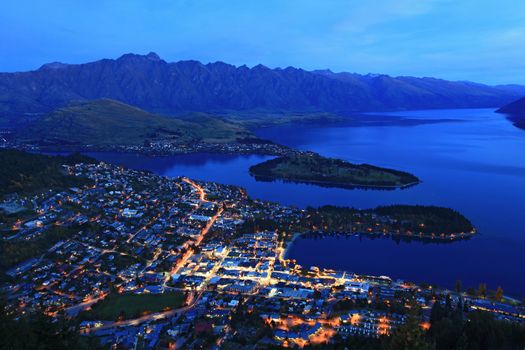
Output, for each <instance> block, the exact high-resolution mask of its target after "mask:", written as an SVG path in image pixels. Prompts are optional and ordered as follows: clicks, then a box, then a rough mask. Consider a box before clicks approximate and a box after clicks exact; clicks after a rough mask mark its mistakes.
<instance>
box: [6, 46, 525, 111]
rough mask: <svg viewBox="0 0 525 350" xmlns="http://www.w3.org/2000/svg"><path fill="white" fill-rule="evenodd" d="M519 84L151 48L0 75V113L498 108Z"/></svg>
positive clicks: (516, 94)
mask: <svg viewBox="0 0 525 350" xmlns="http://www.w3.org/2000/svg"><path fill="white" fill-rule="evenodd" d="M523 89H524V87H523V86H519V85H517V86H514V85H505V86H487V85H482V84H476V83H471V82H451V81H446V80H440V79H435V78H414V77H397V78H394V77H390V76H388V75H372V74H369V75H359V74H354V73H333V72H331V71H329V70H324V71H305V70H303V69H299V68H293V67H288V68H284V69H281V68H276V69H270V68H268V67H265V66H263V65H257V66H255V67H252V68H249V67H247V66H239V67H236V66H233V65H230V64H226V63H223V62H215V63H209V64H202V63H200V62H198V61H179V62H174V63H168V62H166V61H164V60H162V59H161V58H160V57H159V56H158V55H156V54H155V53H149V54H147V55H136V54H125V55H123V56H121V57H119V58H118V59H102V60H99V61H95V62H90V63H85V64H64V63H60V62H53V63H48V64H44V65H43V66H42V67H41V68H40V69H38V70H35V71H30V72H18V73H0V116H8V117H12V116H14V115H24V114H30V113H48V112H51V111H53V110H54V109H56V108H59V107H63V106H66V105H67V104H68V103H69V102H70V101H72V100H92V99H99V98H110V99H114V100H119V101H122V102H124V103H127V104H130V105H133V106H136V107H139V108H142V109H145V110H147V111H150V112H161V113H165V114H179V113H182V112H185V111H204V112H209V111H219V110H254V109H261V110H273V111H275V110H279V111H327V112H337V113H346V112H355V111H380V110H402V109H423V108H474V107H493V106H501V105H504V104H506V103H508V102H510V101H512V100H515V99H516V98H518V97H520V96H521V92H522V91H523Z"/></svg>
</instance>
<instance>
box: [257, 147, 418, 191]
mask: <svg viewBox="0 0 525 350" xmlns="http://www.w3.org/2000/svg"><path fill="white" fill-rule="evenodd" d="M250 173H251V174H252V175H253V176H255V177H256V178H259V179H261V180H264V179H282V180H288V181H297V182H306V183H313V184H318V185H326V186H335V187H404V186H408V185H412V184H415V183H418V182H419V179H418V178H417V177H415V176H414V175H412V174H409V173H406V172H402V171H397V170H393V169H385V168H379V167H376V166H372V165H368V164H352V163H349V162H346V161H344V160H340V159H333V158H325V157H322V156H320V155H318V154H315V153H299V154H295V155H293V156H285V157H279V158H275V159H271V160H268V161H266V162H263V163H260V164H257V165H254V166H252V167H251V168H250Z"/></svg>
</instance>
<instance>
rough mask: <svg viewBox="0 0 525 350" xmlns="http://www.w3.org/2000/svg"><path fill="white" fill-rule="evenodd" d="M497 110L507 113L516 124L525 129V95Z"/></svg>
mask: <svg viewBox="0 0 525 350" xmlns="http://www.w3.org/2000/svg"><path fill="white" fill-rule="evenodd" d="M496 112H498V113H503V114H507V115H508V116H509V117H508V118H509V120H511V121H512V122H513V123H514V125H516V126H517V127H518V128H521V129H525V97H524V98H521V99H519V100H517V101H514V102H512V103H509V104H508V105H505V106H503V107H501V108H500V109H498V110H497V111H496Z"/></svg>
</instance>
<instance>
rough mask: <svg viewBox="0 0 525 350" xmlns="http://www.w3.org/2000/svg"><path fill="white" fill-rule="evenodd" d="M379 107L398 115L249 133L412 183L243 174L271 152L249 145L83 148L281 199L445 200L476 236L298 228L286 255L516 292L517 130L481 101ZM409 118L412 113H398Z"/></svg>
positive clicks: (524, 149)
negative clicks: (409, 177)
mask: <svg viewBox="0 0 525 350" xmlns="http://www.w3.org/2000/svg"><path fill="white" fill-rule="evenodd" d="M376 115H378V114H376ZM380 115H381V116H383V117H388V118H392V120H396V119H397V118H400V119H399V122H398V123H397V122H388V123H357V124H356V123H350V124H337V125H335V124H332V125H290V126H280V127H272V128H264V129H260V130H257V131H256V133H257V134H258V136H260V137H262V138H265V139H270V140H273V141H275V142H278V143H281V144H284V145H287V146H291V147H295V148H299V149H303V150H311V151H315V152H318V153H320V154H322V155H325V156H330V157H337V158H342V159H346V160H349V161H351V162H356V163H370V164H373V165H378V166H383V167H391V168H394V169H399V170H404V171H408V172H411V173H413V174H415V175H416V176H418V177H419V178H420V179H421V180H422V181H423V182H422V183H421V184H419V185H417V186H414V187H411V188H408V189H404V190H390V191H385V190H363V189H354V190H347V189H337V188H324V187H317V186H313V185H306V184H294V183H283V182H257V181H255V180H254V178H252V177H251V176H250V175H249V174H248V168H249V166H251V165H253V164H257V163H259V162H261V161H264V160H266V159H270V158H271V157H265V156H255V155H253V156H234V155H217V154H215V155H211V154H194V155H183V156H172V157H148V156H141V155H129V154H115V153H96V154H91V155H93V156H95V157H96V158H99V159H102V160H106V161H111V162H115V163H119V164H123V165H126V166H129V167H133V168H143V169H149V170H151V171H154V172H156V173H158V174H161V175H166V176H178V175H184V176H188V177H192V178H196V179H202V180H209V181H217V182H221V183H225V184H235V185H239V186H242V187H244V188H246V189H247V190H248V193H249V194H250V195H251V196H252V197H256V198H261V199H266V200H271V201H276V202H279V203H282V204H285V205H295V206H299V207H305V206H308V205H310V206H319V205H323V204H334V205H345V206H353V207H357V208H369V207H374V206H377V205H388V204H426V205H431V204H432V205H441V206H447V207H451V208H454V209H456V210H458V211H460V212H461V213H463V214H465V215H466V216H467V217H468V218H469V219H471V220H472V222H473V223H474V225H475V226H476V227H477V229H478V231H479V235H478V236H476V237H474V238H473V239H471V240H468V241H463V242H456V243H453V244H424V243H421V242H410V243H407V242H396V241H394V240H392V239H388V238H387V239H385V238H379V239H368V238H359V237H348V238H342V237H340V238H337V237H328V238H324V239H321V240H319V239H313V238H299V239H297V240H296V241H295V242H294V243H293V245H292V246H291V248H290V249H289V252H288V256H289V257H291V258H294V259H297V261H298V263H300V264H302V265H304V266H310V265H315V266H319V267H330V268H337V269H345V270H349V271H353V272H357V273H369V274H378V275H388V276H391V277H393V278H403V279H407V280H412V281H416V282H430V283H435V284H438V285H440V286H447V287H452V286H453V285H454V283H455V281H456V280H457V279H460V280H461V281H462V283H463V286H464V287H467V286H474V287H476V286H477V285H478V284H479V283H481V282H484V283H487V284H488V287H489V288H490V289H496V288H497V287H498V286H499V285H501V286H502V287H503V288H504V290H505V292H506V293H507V294H509V295H515V296H520V297H523V296H525V280H524V279H523V276H524V274H523V272H520V271H521V268H522V267H523V265H524V262H525V261H524V260H525V259H524V252H525V131H524V130H520V129H518V128H516V127H514V126H513V125H512V124H511V123H510V122H509V121H508V120H507V119H505V117H504V116H502V115H500V114H496V113H494V112H493V110H490V109H460V110H431V111H410V112H396V113H382V114H380ZM373 118H374V117H373V116H370V117H369V118H368V119H370V120H373ZM408 119H410V120H411V122H409V123H405V122H403V120H408ZM353 124H356V125H357V126H356V125H353Z"/></svg>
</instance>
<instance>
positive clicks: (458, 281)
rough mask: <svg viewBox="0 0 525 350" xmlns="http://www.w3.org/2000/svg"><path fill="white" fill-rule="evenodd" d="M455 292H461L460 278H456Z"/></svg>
mask: <svg viewBox="0 0 525 350" xmlns="http://www.w3.org/2000/svg"><path fill="white" fill-rule="evenodd" d="M454 289H455V290H456V293H461V280H456V286H455V288H454Z"/></svg>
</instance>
